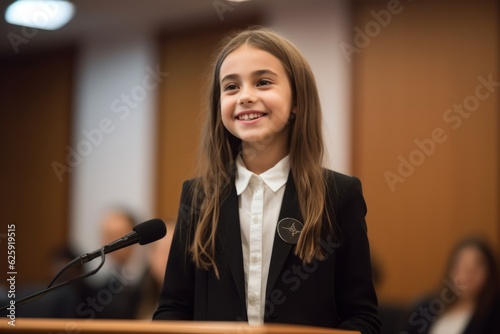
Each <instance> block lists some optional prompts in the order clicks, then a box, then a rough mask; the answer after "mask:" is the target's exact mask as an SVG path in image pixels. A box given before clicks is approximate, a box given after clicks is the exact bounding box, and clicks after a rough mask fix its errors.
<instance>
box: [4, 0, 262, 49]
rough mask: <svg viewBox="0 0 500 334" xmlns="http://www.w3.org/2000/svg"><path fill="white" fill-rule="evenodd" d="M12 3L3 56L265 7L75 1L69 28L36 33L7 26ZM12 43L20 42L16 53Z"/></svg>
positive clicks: (160, 0)
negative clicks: (73, 14) (13, 40)
mask: <svg viewBox="0 0 500 334" xmlns="http://www.w3.org/2000/svg"><path fill="white" fill-rule="evenodd" d="M12 2H13V1H12V0H0V12H1V18H0V36H2V38H0V55H2V56H9V55H11V56H14V55H16V54H17V53H19V52H21V51H23V53H28V52H31V51H34V50H40V49H42V48H48V47H53V46H56V45H62V44H65V43H76V42H77V41H78V40H80V39H83V38H89V37H93V36H101V35H106V34H108V35H111V36H113V35H117V34H121V35H123V34H128V33H133V32H137V31H166V30H168V29H179V28H180V27H182V26H188V25H193V24H202V23H203V22H213V23H217V22H220V23H222V22H223V21H227V20H228V19H230V20H235V19H237V18H238V17H240V16H242V15H245V13H248V12H255V11H258V9H259V6H261V7H262V4H263V3H262V2H261V1H249V2H244V3H234V4H233V3H231V2H228V1H227V0H140V1H139V0H72V2H73V3H74V4H75V7H76V12H75V16H74V18H73V19H72V20H71V21H70V22H69V23H68V24H67V25H66V26H64V27H62V28H61V29H59V30H56V31H44V30H38V31H33V30H26V29H24V30H23V28H22V27H20V26H15V25H11V24H8V23H7V22H5V19H4V13H5V9H6V8H7V6H8V5H9V4H10V3H12ZM216 7H217V8H219V13H218V11H217V10H216ZM225 9H226V10H225ZM220 15H222V16H220ZM221 18H222V19H221ZM12 39H17V41H18V45H17V50H18V52H17V53H16V52H15V51H16V50H15V49H16V47H14V46H13V45H12V44H13V42H12V41H11V40H12Z"/></svg>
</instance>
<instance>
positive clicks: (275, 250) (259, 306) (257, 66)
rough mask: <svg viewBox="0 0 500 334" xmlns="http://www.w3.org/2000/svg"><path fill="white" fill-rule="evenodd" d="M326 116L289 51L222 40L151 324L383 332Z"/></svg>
mask: <svg viewBox="0 0 500 334" xmlns="http://www.w3.org/2000/svg"><path fill="white" fill-rule="evenodd" d="M321 118H322V114H321V108H320V102H319V97H318V92H317V88H316V83H315V80H314V77H313V74H312V71H311V69H310V67H309V65H308V63H307V61H306V60H305V59H304V57H303V56H302V54H301V53H300V52H299V51H298V50H297V49H296V47H295V46H294V45H292V44H291V43H290V42H289V41H287V40H286V39H284V38H282V37H280V36H279V35H277V34H276V33H273V32H271V31H269V30H265V29H253V30H247V31H244V32H241V33H238V34H236V35H234V36H232V37H230V38H229V39H228V40H227V42H226V43H225V45H224V47H223V48H222V49H221V51H220V52H219V54H218V57H217V59H216V61H215V63H214V65H213V74H212V78H211V90H210V101H209V112H208V120H207V123H206V127H205V131H204V135H203V141H202V143H203V147H202V152H203V154H204V155H205V156H204V163H203V170H202V171H201V173H200V176H199V178H197V179H194V180H190V181H186V182H185V183H184V185H183V189H182V195H181V204H180V210H179V216H178V222H177V225H176V231H175V234H174V237H173V241H172V248H171V250H170V255H169V259H168V265H167V270H166V274H165V275H166V276H165V280H164V286H163V291H162V293H161V297H160V303H159V306H158V309H157V311H156V313H155V315H154V319H165V320H173V319H180V320H181V319H182V320H188V319H192V320H216V321H248V322H249V323H250V324H256V325H258V324H262V323H264V322H266V323H267V322H276V323H288V324H304V325H314V326H323V327H334V328H343V329H352V330H358V331H361V332H362V333H378V332H379V329H380V321H379V319H378V316H377V297H376V295H375V291H374V288H373V284H372V276H371V275H372V274H371V267H370V254H369V246H368V239H367V233H366V223H365V218H364V217H365V214H366V206H365V202H364V199H363V196H362V193H361V184H360V182H359V180H358V179H356V178H354V177H349V176H345V175H342V174H339V173H336V172H333V171H330V170H326V169H323V168H322V166H321V164H322V160H323V151H324V148H323V138H322V133H321V127H322V125H321Z"/></svg>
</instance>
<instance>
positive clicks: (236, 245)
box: [217, 182, 246, 303]
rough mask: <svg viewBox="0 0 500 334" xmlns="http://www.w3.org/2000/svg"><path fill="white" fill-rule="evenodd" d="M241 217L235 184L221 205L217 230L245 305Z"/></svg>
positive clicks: (223, 251) (223, 252) (222, 251)
mask: <svg viewBox="0 0 500 334" xmlns="http://www.w3.org/2000/svg"><path fill="white" fill-rule="evenodd" d="M239 216H240V215H239V211H238V196H237V195H236V188H235V186H234V182H233V185H232V186H231V192H230V193H229V195H228V197H227V198H226V199H225V200H224V201H223V202H222V204H221V208H220V213H219V227H218V229H217V230H218V235H219V238H220V240H221V247H222V249H221V253H222V254H223V256H224V257H225V258H226V260H227V264H228V266H229V269H230V271H231V274H232V276H233V279H234V283H235V285H236V289H237V290H238V294H239V296H240V298H241V300H242V301H243V302H244V303H245V300H246V297H245V275H244V271H243V251H242V249H241V232H240V218H239ZM219 269H221V268H219Z"/></svg>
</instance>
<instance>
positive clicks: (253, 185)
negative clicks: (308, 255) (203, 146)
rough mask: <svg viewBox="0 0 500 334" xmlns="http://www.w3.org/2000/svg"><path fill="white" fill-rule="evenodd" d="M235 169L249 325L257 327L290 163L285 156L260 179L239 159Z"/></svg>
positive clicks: (261, 315)
mask: <svg viewBox="0 0 500 334" xmlns="http://www.w3.org/2000/svg"><path fill="white" fill-rule="evenodd" d="M236 166H237V172H236V179H235V185H236V192H237V194H238V203H239V215H240V229H241V242H242V250H243V268H244V272H245V293H246V302H247V315H248V323H249V324H250V325H260V324H262V323H263V322H264V311H265V298H266V285H267V277H268V275H269V265H270V263H271V253H272V250H273V242H274V235H275V232H276V225H277V223H278V218H279V214H280V209H281V203H282V201H283V194H284V193H285V185H286V181H287V179H288V174H289V172H290V163H289V158H288V156H286V157H285V158H283V159H282V160H281V161H280V162H278V163H277V164H276V165H275V166H274V167H272V168H271V169H269V170H267V171H265V172H264V173H262V174H260V175H256V174H254V173H252V172H251V171H249V170H248V169H247V168H246V166H245V164H244V162H243V159H242V158H241V156H238V158H237V159H236Z"/></svg>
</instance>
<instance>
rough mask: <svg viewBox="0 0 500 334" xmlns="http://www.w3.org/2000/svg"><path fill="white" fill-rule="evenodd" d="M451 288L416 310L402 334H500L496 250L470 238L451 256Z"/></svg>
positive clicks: (447, 273) (449, 265)
mask: <svg viewBox="0 0 500 334" xmlns="http://www.w3.org/2000/svg"><path fill="white" fill-rule="evenodd" d="M444 282H445V284H447V283H446V282H448V283H450V284H449V287H447V289H444V290H443V289H441V291H439V292H438V293H436V294H435V295H434V296H431V298H429V299H427V300H426V301H425V302H423V303H420V304H419V305H418V306H417V308H415V309H414V310H413V312H412V313H411V314H410V316H409V317H408V318H407V319H408V328H407V329H406V332H402V333H410V334H413V333H418V334H423V333H429V334H492V333H499V332H500V299H499V292H500V290H499V284H500V282H499V274H498V267H497V262H496V259H495V256H494V253H493V251H492V249H491V248H490V247H489V245H488V244H487V243H486V242H485V241H484V240H482V239H479V238H467V239H465V240H463V241H462V242H460V243H459V244H458V245H457V246H456V247H455V249H454V250H453V252H452V253H451V256H450V259H449V263H448V267H447V271H446V279H445V280H444Z"/></svg>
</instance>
